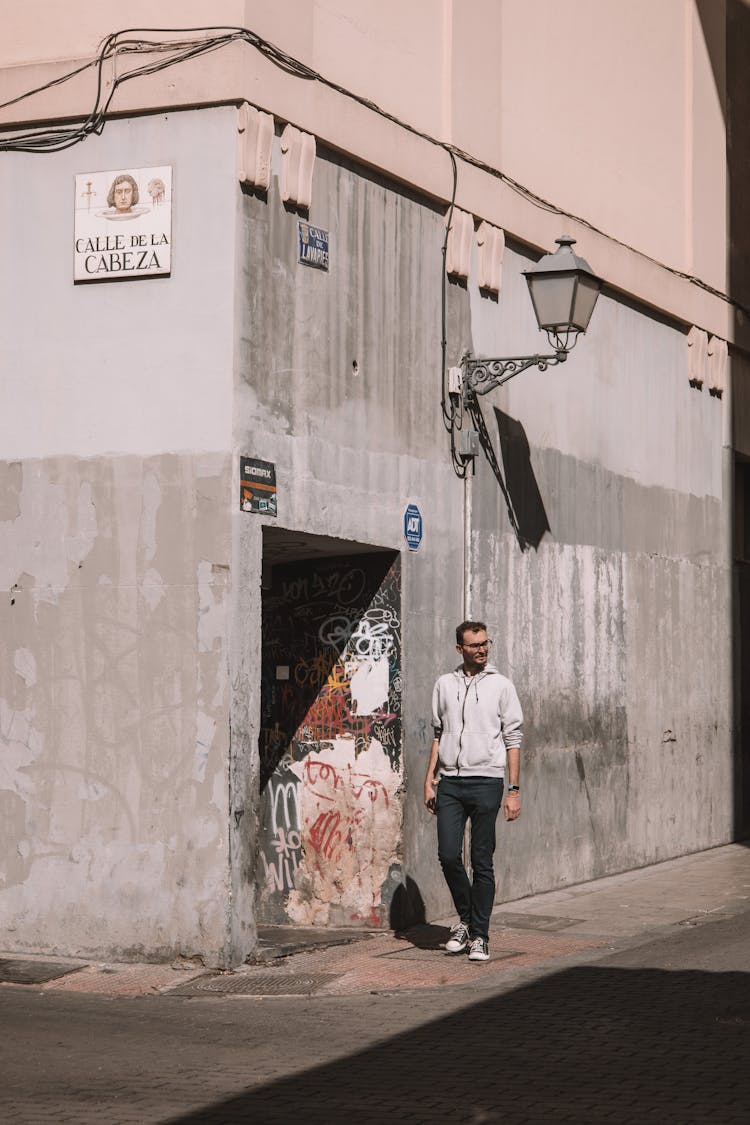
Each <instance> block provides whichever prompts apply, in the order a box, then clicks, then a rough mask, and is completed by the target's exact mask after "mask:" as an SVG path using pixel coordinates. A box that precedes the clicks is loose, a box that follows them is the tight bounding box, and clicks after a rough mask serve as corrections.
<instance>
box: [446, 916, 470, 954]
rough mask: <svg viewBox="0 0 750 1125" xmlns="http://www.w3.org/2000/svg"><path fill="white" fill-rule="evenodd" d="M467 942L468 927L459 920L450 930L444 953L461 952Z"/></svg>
mask: <svg viewBox="0 0 750 1125" xmlns="http://www.w3.org/2000/svg"><path fill="white" fill-rule="evenodd" d="M468 944H469V927H468V926H467V925H466V923H465V922H459V923H458V925H457V926H454V927H453V929H452V930H451V936H450V937H449V938H448V940H447V942H446V943H445V952H446V953H463V951H464V950H465V949H466V946H467V945H468Z"/></svg>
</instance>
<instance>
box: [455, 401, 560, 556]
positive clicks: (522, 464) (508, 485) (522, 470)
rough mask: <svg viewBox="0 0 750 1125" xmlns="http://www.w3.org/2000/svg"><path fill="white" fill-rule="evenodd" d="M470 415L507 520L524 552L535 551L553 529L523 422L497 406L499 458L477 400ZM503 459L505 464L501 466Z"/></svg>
mask: <svg viewBox="0 0 750 1125" xmlns="http://www.w3.org/2000/svg"><path fill="white" fill-rule="evenodd" d="M469 416H470V418H471V420H472V422H473V424H474V426H475V427H476V430H477V432H478V434H479V443H480V445H481V447H482V452H483V453H484V455H485V457H486V459H487V462H488V464H489V466H490V468H491V469H492V472H493V474H494V476H495V480H496V481H497V483H498V485H499V486H500V491H501V492H502V494H503V497H504V499H505V504H506V507H507V509H508V519H509V520H510V524H511V527H512V528H513V531H514V532H515V535H516V539H517V540H518V545H519V547H520V548H521V550H522V551H527V550H528V549H529V548H530V547H533V549H534V550H535V551H536V550H537V548H538V547H539V544H540V543H541V541H542V539H543V538H544V536H545V534H546V533H547V532H548V531H549V530H550V526H549V520H548V519H547V513H546V511H545V508H544V501H543V500H542V494H541V492H540V491H539V485H538V484H537V480H536V476H535V474H534V468H533V466H532V464H531V450H530V448H529V439H528V438H527V437H526V431H525V430H524V428H523V426H522V425H521V423H520V422H518V421H517V420H516V419H515V418H511V417H510V415H509V414H504V413H503V411H502V410H498V408H497V407H495V420H496V422H497V433H498V438H499V445H500V458H498V456H497V454H496V452H495V446H494V444H493V441H492V438H491V437H490V433H489V430H488V429H487V424H486V422H485V420H484V415H483V413H482V408H481V406H480V405H479V401H478V400H477V399H476V398H472V399H470V401H469ZM501 460H502V465H501Z"/></svg>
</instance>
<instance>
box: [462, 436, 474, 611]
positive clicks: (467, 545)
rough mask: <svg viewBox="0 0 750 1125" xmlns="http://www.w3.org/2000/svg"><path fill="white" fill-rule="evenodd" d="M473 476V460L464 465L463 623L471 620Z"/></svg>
mask: <svg viewBox="0 0 750 1125" xmlns="http://www.w3.org/2000/svg"><path fill="white" fill-rule="evenodd" d="M473 476H474V458H473V457H472V458H471V459H470V461H469V462H468V463H467V465H466V475H465V476H464V621H470V620H471V588H472V584H473V574H472V569H471V501H472V495H471V484H472V478H473Z"/></svg>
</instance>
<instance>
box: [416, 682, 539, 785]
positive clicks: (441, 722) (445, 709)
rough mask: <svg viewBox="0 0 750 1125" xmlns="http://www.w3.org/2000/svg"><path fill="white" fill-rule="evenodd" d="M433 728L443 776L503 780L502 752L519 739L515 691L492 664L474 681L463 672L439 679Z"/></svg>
mask: <svg viewBox="0 0 750 1125" xmlns="http://www.w3.org/2000/svg"><path fill="white" fill-rule="evenodd" d="M432 723H433V726H434V728H435V738H437V739H439V748H438V760H439V772H440V776H441V777H504V776H505V763H506V748H507V747H509V746H520V745H521V739H522V738H523V730H522V724H523V714H522V712H521V704H520V703H519V701H518V695H517V694H516V689H515V688H514V687H513V684H512V683H511V682H510V680H509V679H507V678H506V677H505V676H502V675H501V674H500V673H499V672H498V670H497V668H495V667H494V666H493V665H492V664H488V665H487V667H486V668H485V669H484V670H483V671H481V672H478V673H477V674H476V675H475V676H466V675H465V674H464V671H463V667H459V668H457V669H456V670H455V672H446V674H445V675H444V676H440V678H439V679H438V681H437V683H436V684H435V687H434V689H433V692H432Z"/></svg>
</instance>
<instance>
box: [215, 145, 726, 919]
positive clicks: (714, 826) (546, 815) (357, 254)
mask: <svg viewBox="0 0 750 1125" xmlns="http://www.w3.org/2000/svg"><path fill="white" fill-rule="evenodd" d="M314 183H315V187H314V202H313V208H312V211H311V216H310V217H311V221H313V222H314V223H315V224H317V225H320V226H322V227H325V228H327V229H329V231H330V237H331V268H330V271H329V272H328V273H323V272H320V271H314V270H310V269H307V268H306V267H304V266H303V265H299V264H298V263H297V262H296V242H295V239H296V222H297V218H296V216H295V215H294V214H292V213H291V212H289V211H287V210H285V209H284V207H283V206H282V205H281V203H280V200H279V197H278V188H277V184H276V181H274V183H272V186H271V190H270V192H269V196H268V199H267V200H266V199H260V198H258V197H256V196H252V195H247V196H246V197H244V198H243V203H242V215H243V218H242V229H243V232H244V234H243V252H242V256H241V257H242V265H241V268H242V271H243V278H242V281H241V288H242V290H243V291H244V293H245V295H246V300H245V302H244V303H243V306H242V307H243V311H242V314H241V320H240V324H241V341H240V347H239V362H238V385H237V390H238V400H237V405H238V409H237V415H236V430H235V443H236V447H237V448H238V449H240V450H242V452H244V453H250V454H254V455H256V456H261V457H265V458H267V459H268V460H270V461H273V462H275V463H276V466H277V471H278V473H279V479H280V482H281V484H280V489H279V505H280V507H279V519H278V522H279V524H280V525H282V526H284V527H287V528H290V529H296V530H298V531H302V530H306V531H311V532H315V533H316V534H323V535H337V536H340V537H342V538H343V539H351V540H357V541H359V542H365V543H366V542H371V543H373V544H377V545H388V546H393V547H395V548H398V547H401V549H402V550H403V549H404V542H403V538H402V529H401V517H402V514H403V508H404V507H405V505H406V503H407V502H408V500H409V499H414V498H416V499H417V501H418V503H419V505H420V508H421V511H422V514H423V516H424V520H425V528H426V536H425V541H424V544H423V546H422V548H421V549H420V551H419V552H417V553H415V554H411V553H409V552H405V557H404V564H405V579H404V607H403V622H404V632H403V642H404V761H405V769H406V774H405V788H406V793H405V814H404V815H405V821H404V841H403V846H404V868H403V869H404V878H405V879H406V878H407V877H408V878H409V879H411V880H413V883H414V885H415V887H416V889H417V891H418V893H419V895H421V897H422V900H423V901H424V902H425V903H426V907H427V911H428V913H432V914H433V915H434V914H435V913H436V912H440V911H441V910H444V909H446V908H447V897H446V893H445V890H444V888H443V886H442V879H441V876H440V873H439V870H438V868H437V864H436V862H435V857H434V847H435V842H434V824H433V822H432V821H431V819H430V818H429V817H427V816H426V814H425V813H424V811H423V810H422V808H421V785H422V779H423V773H424V767H425V761H426V753H427V750H428V747H429V741H430V736H431V735H430V729H429V694H430V689H431V685H432V681H433V679H434V676H435V675H436V674H437V672H439V671H440V670H442V669H443V668H445V667H449V666H451V665H452V662H453V660H454V655H453V635H452V634H453V629H454V626H455V624H456V622H457V621H458V620H460V617H461V612H462V607H461V585H462V577H461V575H462V571H461V551H462V539H463V532H462V497H463V491H462V485H461V483H460V482H459V481H458V480H457V479H456V478H455V477H454V476H453V474H452V472H451V470H450V467H449V461H448V438H447V435H446V434H445V432H444V430H443V427H442V422H441V418H440V350H439V340H440V317H439V301H440V286H441V276H442V264H441V254H440V248H441V240H442V237H443V230H444V228H443V221H442V219H441V217H440V216H439V215H437V214H435V213H434V212H433V211H432V210H431V209H430V208H428V207H426V206H425V204H424V202H420V201H419V200H417V199H413V198H410V197H409V196H407V195H406V194H404V193H403V192H402V191H400V190H399V189H398V188H396V187H395V186H394V185H389V184H388V183H387V182H385V181H380V180H379V179H378V178H377V177H374V176H373V177H369V176H362V175H361V174H360V173H358V172H357V171H355V170H354V169H352V168H350V167H348V166H347V165H345V164H342V163H341V162H339V161H338V160H336V159H334V158H329V157H326V156H319V159H318V161H317V164H316V169H315V181H314ZM529 265H530V259H528V258H526V257H525V256H524V255H523V254H522V253H520V252H519V251H518V250H515V249H513V248H510V249H509V250H508V251H507V254H506V266H505V284H504V289H503V292H502V294H501V296H500V300H499V301H493V300H492V299H488V298H486V297H482V296H480V294H479V292H478V290H477V288H476V285H475V283H474V282H470V283H469V286H468V287H467V288H464V287H462V286H460V285H455V284H449V285H448V302H447V304H448V321H447V338H448V352H449V362H457V360H458V357H459V356H460V355H461V353H462V351H463V350H464V349H465V348H466V347H469V348H471V349H472V350H473V351H474V352H475V353H479V354H488V353H489V354H501V355H503V354H528V353H529V352H532V351H534V350H537V349H538V348H539V347H540V346H541V341H540V339H539V335H538V332H537V331H536V329H535V326H534V325H533V317H532V313H531V307H530V303H529V301H528V296H527V293H526V286H525V282H524V281H523V278H522V277H521V270H522V269H524V268H527V267H528V266H529ZM354 360H356V362H357V369H358V371H359V374H356V375H354V374H353V373H352V362H353V361H354ZM482 408H483V411H484V414H485V421H486V426H487V432H488V435H489V437H490V438H491V440H492V442H493V444H494V449H495V455H496V458H497V463H498V472H499V473H500V476H501V477H502V480H503V485H504V487H505V489H506V491H507V493H508V495H509V500H510V506H511V512H512V516H511V515H509V512H508V508H507V505H506V500H505V499H504V497H503V492H502V490H501V487H500V485H499V483H498V480H497V479H496V477H495V475H494V474H493V473H492V472H491V470H490V467H489V464H488V462H487V461H486V460H485V459H484V458H480V459H479V462H478V468H477V476H476V480H475V483H474V513H475V516H474V526H473V534H472V570H473V573H474V586H473V591H472V609H473V612H475V613H477V614H480V615H482V616H485V617H486V618H487V620H488V621H489V622H490V624H491V629H492V631H493V633H494V635H495V637H496V643H497V648H496V659H497V661H498V663H499V665H500V666H501V668H504V669H505V670H507V671H508V672H509V673H510V674H511V675H512V676H513V678H514V679H515V680H516V682H517V684H518V687H519V691H520V694H521V697H522V700H523V702H524V705H525V709H526V712H527V727H528V736H527V751H526V754H525V761H526V765H525V768H524V789H525V793H526V797H527V801H528V814H527V816H526V817H525V818H524V820H523V821H522V822H521V824H520V825H514V826H513V827H512V829H507V830H505V831H504V832H503V834H502V840H503V845H504V847H506V848H507V849H508V864H507V867H506V866H505V865H502V866H503V870H504V875H503V879H502V882H501V885H500V890H499V893H500V895H501V897H506V898H507V897H509V896H510V895H515V894H523V893H527V892H531V891H533V890H538V889H540V888H541V887H549V886H554V885H559V884H564V883H568V882H573V881H578V880H582V879H586V878H591V877H594V876H596V875H598V874H602V873H603V872H605V871H612V870H619V869H623V868H626V867H628V866H632V865H636V864H641V863H647V862H653V861H655V860H658V859H661V858H665V857H666V856H668V855H673V854H678V853H679V852H681V851H687V850H692V849H693V848H697V847H705V846H710V845H711V844H718V843H721V842H724V841H726V840H728V839H730V838H731V834H732V816H731V800H730V799H729V794H730V790H731V780H732V755H731V717H730V716H731V704H730V683H731V672H730V652H729V646H728V641H727V637H728V633H729V617H730V606H729V597H730V591H729V573H730V569H729V547H728V529H727V525H726V495H725V487H726V486H725V483H724V477H723V463H724V453H723V449H724V446H725V444H726V443H727V442H728V437H727V426H726V410H727V407H726V402H725V401H722V400H721V399H718V398H715V397H713V396H709V395H708V393H707V392H705V391H704V392H700V391H697V390H695V389H693V388H691V387H690V385H689V381H688V368H687V340H686V335H685V331H684V329H683V328H681V327H680V326H677V325H675V324H674V323H671V322H668V321H665V320H663V319H659V318H655V317H654V316H652V315H651V314H649V313H647V312H646V311H644V310H642V309H638V308H636V307H634V306H632V305H630V304H628V303H625V302H623V301H620V300H618V299H616V298H615V297H613V296H608V295H605V296H604V297H602V299H601V301H600V306H599V308H597V310H596V313H595V320H594V323H593V325H592V328H591V330H590V333H589V334H588V335H587V337H586V338H585V339H583V340H582V341H581V343H580V344H579V346H578V349H577V351H575V352H574V353H573V354H572V356H571V358H570V359H569V361H568V363H567V364H566V366H565V367H561V368H558V369H550V370H549V371H547V372H546V373H541V372H538V371H536V370H532V371H529V372H527V373H525V374H523V375H522V376H520V377H519V379H518V380H517V382H514V383H512V384H510V385H509V386H508V387H507V388H505V389H504V390H503V391H502V392H495V393H494V395H492V396H489V398H488V400H486V401H485V402H483V403H482ZM514 527H515V528H517V531H514ZM686 653H689V656H688V657H686Z"/></svg>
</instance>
